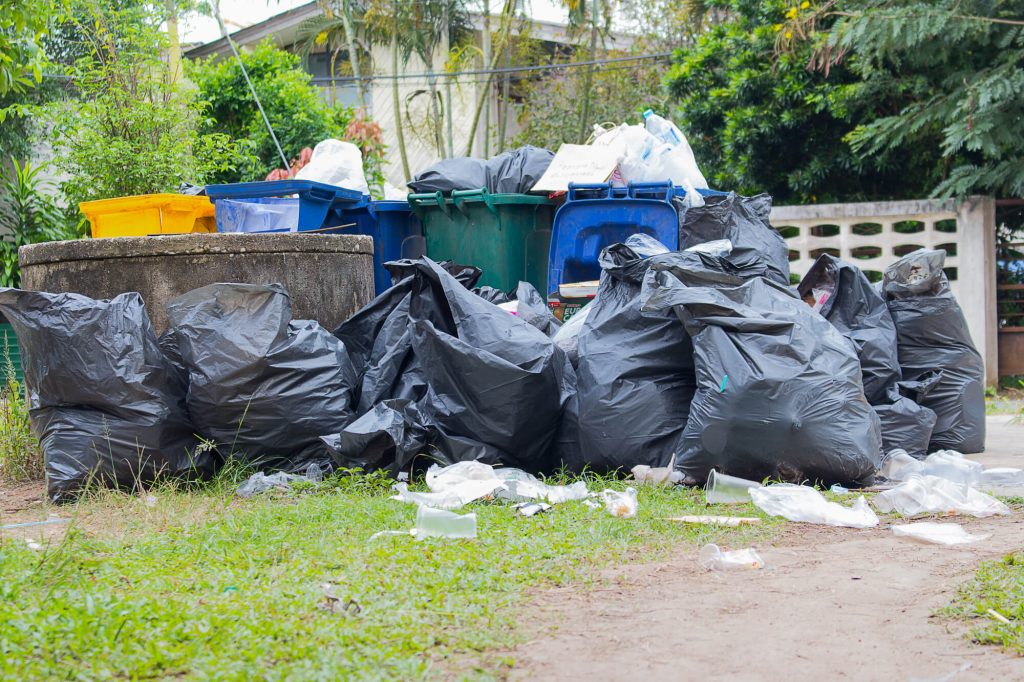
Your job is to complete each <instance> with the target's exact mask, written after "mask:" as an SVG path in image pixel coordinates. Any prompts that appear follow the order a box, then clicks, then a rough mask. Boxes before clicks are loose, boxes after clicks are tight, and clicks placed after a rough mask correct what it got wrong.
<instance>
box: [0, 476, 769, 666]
mask: <svg viewBox="0 0 1024 682" xmlns="http://www.w3.org/2000/svg"><path fill="white" fill-rule="evenodd" d="M235 484H236V481H234V480H232V478H231V476H230V474H229V473H225V474H222V475H221V476H220V477H218V479H217V480H216V481H214V482H213V483H212V484H209V485H207V486H203V487H201V488H199V489H197V490H194V491H191V492H185V491H178V490H175V489H173V488H172V487H163V488H160V489H157V490H155V491H152V494H153V496H154V497H155V501H154V500H153V499H150V500H148V501H147V500H146V499H145V496H142V497H139V496H131V495H126V494H121V493H114V492H100V493H95V494H92V495H90V496H88V497H87V498H85V499H83V500H81V501H80V502H78V503H76V504H75V505H73V506H70V507H63V508H57V509H56V511H57V513H59V514H61V515H62V516H68V515H70V516H72V517H73V522H72V523H71V524H70V527H69V528H68V529H67V532H66V533H63V539H60V537H59V536H60V534H58V537H57V538H55V539H54V540H53V541H51V542H50V543H49V544H44V546H43V548H42V549H30V548H29V547H28V546H27V543H26V542H25V539H24V537H20V538H17V539H14V538H12V537H10V536H9V535H8V536H7V537H6V538H0V601H2V603H3V604H4V608H3V609H2V610H0V679H17V680H29V679H57V678H60V679H107V678H111V677H119V678H126V679H153V678H156V679H160V678H170V677H186V678H189V679H218V680H248V679H253V678H260V679H332V680H333V679H343V678H344V679H353V678H377V679H379V678H392V679H410V678H421V677H440V676H444V675H451V674H452V672H453V670H454V671H456V674H461V675H466V676H469V677H490V676H498V675H500V674H501V673H502V667H503V666H505V665H508V664H510V663H511V661H510V660H509V659H508V658H507V657H503V656H502V654H501V653H500V652H501V651H502V650H503V649H505V648H506V647H509V646H512V645H514V644H516V643H517V642H520V641H523V640H524V639H528V638H529V636H530V634H531V633H530V632H527V631H525V630H524V629H522V628H518V627H517V622H518V621H520V620H522V619H523V617H524V614H525V613H526V610H527V609H528V608H529V600H530V599H531V597H534V596H535V595H536V589H535V588H543V587H545V586H555V585H569V584H573V585H580V586H586V585H590V584H594V583H595V582H599V581H601V580H602V578H601V573H600V571H599V569H600V568H602V567H606V566H610V565H614V564H617V563H622V562H626V561H634V560H636V561H639V560H645V561H646V560H652V559H658V558H662V557H665V556H666V555H667V554H668V553H669V552H670V550H672V549H676V548H679V547H680V546H686V545H692V546H693V547H694V551H693V554H694V557H695V558H696V546H697V544H703V543H705V542H718V543H720V544H722V545H724V546H726V547H729V548H734V547H743V546H747V545H749V544H751V543H757V542H758V541H759V540H766V539H768V538H770V537H772V536H773V535H775V534H777V533H778V531H779V529H780V527H781V522H779V521H777V520H770V519H767V518H766V517H764V515H763V514H761V513H760V512H759V511H758V510H756V509H755V508H754V507H753V506H752V505H745V506H732V507H729V508H728V509H727V510H726V509H724V508H723V509H718V510H716V509H715V508H711V509H710V510H709V509H708V508H706V507H705V505H704V503H703V491H701V490H689V489H671V490H669V489H655V488H650V487H642V488H641V489H640V510H639V513H638V515H637V517H636V518H633V519H622V518H615V517H612V516H611V515H609V514H608V513H607V512H606V511H605V510H604V509H603V508H602V509H591V508H588V507H587V506H585V505H584V504H583V503H582V502H569V503H565V504H562V505H557V506H555V507H554V508H553V509H552V510H551V511H549V512H548V513H545V514H540V515H538V516H534V517H532V518H524V517H521V516H518V515H517V514H516V513H515V511H514V510H513V509H512V508H511V507H510V506H508V505H505V504H497V503H495V504H491V503H486V502H482V503H474V504H471V505H469V506H468V507H466V508H464V509H463V510H461V511H462V512H465V511H475V512H476V513H477V515H478V533H479V537H478V539H476V540H443V539H428V540H423V541H417V540H415V539H413V538H412V537H406V536H384V537H379V538H377V539H375V540H373V541H371V540H370V536H371V535H373V534H374V533H375V532H377V531H379V530H385V529H397V530H402V529H408V528H411V527H412V526H413V525H414V517H415V507H414V506H412V505H408V504H404V503H401V502H397V501H393V500H390V499H388V497H389V495H390V494H391V493H390V481H387V480H386V479H383V478H380V477H376V476H362V475H360V476H346V477H344V478H339V479H333V480H332V481H330V482H329V483H328V484H326V485H324V486H322V487H321V489H319V490H317V491H301V490H299V491H293V492H289V493H271V494H266V495H262V496H258V497H256V498H253V499H249V500H243V499H239V498H237V497H234V496H233V491H234V486H235ZM588 485H589V487H590V489H591V490H597V491H599V490H601V489H603V488H605V487H614V488H622V487H623V486H624V484H623V483H622V482H613V481H609V480H604V479H589V480H588ZM716 512H718V513H727V514H730V515H749V516H760V517H762V518H765V522H764V524H763V525H761V526H759V527H745V528H741V529H716V528H709V527H692V526H683V525H681V524H677V523H674V522H668V521H663V520H660V519H661V518H663V517H666V516H673V515H678V514H683V513H716ZM43 514H45V512H40V517H42V516H43ZM50 528H52V526H51V527H50ZM693 570H694V571H697V570H701V569H700V568H699V567H698V566H697V564H696V562H695V563H694V566H693ZM325 584H326V585H329V587H328V588H327V589H328V591H329V592H330V593H331V594H332V595H333V596H334V597H336V598H337V601H333V602H332V601H329V600H327V599H325V588H324V585H325ZM350 600H351V601H350ZM331 603H333V604H334V605H335V608H333V609H332V608H330V605H331ZM346 605H347V606H346ZM339 607H340V608H339ZM483 651H488V652H498V653H496V654H493V655H489V656H487V657H486V658H483V657H481V656H480V655H479V652H483ZM462 654H468V655H462ZM481 660H486V661H488V663H487V664H485V666H486V668H487V669H480V668H472V667H468V668H467V667H466V666H467V665H472V664H473V663H476V664H479V661H481Z"/></svg>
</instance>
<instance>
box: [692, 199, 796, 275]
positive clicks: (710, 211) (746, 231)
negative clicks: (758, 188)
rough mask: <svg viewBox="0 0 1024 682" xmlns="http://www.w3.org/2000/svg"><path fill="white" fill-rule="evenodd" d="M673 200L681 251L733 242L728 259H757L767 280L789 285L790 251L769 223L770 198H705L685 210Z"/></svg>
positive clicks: (745, 260) (747, 260)
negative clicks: (764, 271) (722, 240)
mask: <svg viewBox="0 0 1024 682" xmlns="http://www.w3.org/2000/svg"><path fill="white" fill-rule="evenodd" d="M673 201H675V204H676V209H677V210H678V212H679V245H680V247H681V248H683V249H689V248H690V247H693V246H696V245H698V244H704V243H706V242H711V241H717V240H720V239H728V240H729V241H730V242H731V243H732V253H731V254H730V255H729V256H727V257H726V258H727V259H728V260H738V261H743V262H749V260H750V258H751V256H756V257H758V258H760V259H761V260H763V261H764V262H765V264H766V265H767V268H768V277H769V278H770V279H773V280H775V281H777V282H778V283H779V284H782V285H785V286H789V283H790V282H789V249H788V247H787V246H786V240H785V239H783V238H782V235H781V234H779V232H778V230H776V229H775V228H774V227H772V225H771V223H770V222H769V216H770V215H771V211H772V198H771V196H770V195H768V194H758V195H757V196H753V197H743V196H739V195H738V194H736V193H734V192H731V193H729V194H728V195H724V196H711V197H705V198H704V205H703V206H695V207H693V208H687V204H686V202H685V201H683V200H682V199H679V198H676V199H674V200H673Z"/></svg>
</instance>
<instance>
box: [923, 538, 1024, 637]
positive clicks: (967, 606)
mask: <svg viewBox="0 0 1024 682" xmlns="http://www.w3.org/2000/svg"><path fill="white" fill-rule="evenodd" d="M943 613H944V615H946V616H947V617H950V618H955V619H957V620H962V621H966V622H968V623H971V624H972V627H971V629H970V631H969V633H968V634H969V636H970V638H971V640H972V641H974V642H977V643H978V644H995V645H998V646H1001V647H1003V648H1004V649H1006V650H1008V651H1012V652H1014V653H1016V654H1018V655H1024V552H1021V553H1017V554H1010V555H1008V556H1006V557H1003V558H1002V559H999V560H996V561H986V562H984V563H983V564H982V565H981V566H980V568H979V569H978V571H977V573H975V575H974V577H973V578H972V579H971V580H969V581H968V582H966V583H965V584H963V585H961V586H960V589H959V590H958V591H957V595H956V598H955V599H954V600H953V602H952V603H951V604H950V605H949V606H947V607H946V608H945V609H944V611H943ZM1000 616H1001V617H1002V618H1000ZM1005 621H1009V622H1005Z"/></svg>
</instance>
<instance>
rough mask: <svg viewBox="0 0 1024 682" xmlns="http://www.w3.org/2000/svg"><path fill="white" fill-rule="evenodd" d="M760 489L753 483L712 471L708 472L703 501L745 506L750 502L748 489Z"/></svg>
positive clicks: (759, 485) (757, 484) (758, 485)
mask: <svg viewBox="0 0 1024 682" xmlns="http://www.w3.org/2000/svg"><path fill="white" fill-rule="evenodd" d="M760 487H761V484H760V483H756V482H755V481H748V480H746V479H745V478H737V477H735V476H728V475H726V474H720V473H718V471H716V470H715V469H712V470H711V471H710V472H708V483H707V486H705V499H706V500H707V503H708V504H746V503H747V502H750V489H751V488H760Z"/></svg>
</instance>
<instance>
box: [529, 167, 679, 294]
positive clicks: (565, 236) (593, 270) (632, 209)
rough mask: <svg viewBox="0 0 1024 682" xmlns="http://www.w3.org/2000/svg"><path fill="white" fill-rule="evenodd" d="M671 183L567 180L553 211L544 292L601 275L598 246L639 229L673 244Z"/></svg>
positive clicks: (676, 240) (674, 220) (676, 224)
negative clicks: (562, 200)
mask: <svg viewBox="0 0 1024 682" xmlns="http://www.w3.org/2000/svg"><path fill="white" fill-rule="evenodd" d="M674 193H675V188H673V187H672V185H671V183H668V182H659V183H632V184H630V185H629V186H628V187H612V186H611V185H610V184H597V185H577V184H575V183H570V185H569V191H568V192H567V194H566V198H565V203H564V204H563V205H562V206H561V208H559V209H558V212H557V213H555V220H554V224H553V225H552V228H551V251H550V256H549V259H548V294H549V295H551V294H555V293H557V292H558V285H560V284H566V283H569V282H587V281H591V280H596V279H599V278H600V277H601V266H600V265H599V264H598V262H597V258H598V255H599V254H600V253H601V249H603V248H605V247H606V246H610V245H612V244H616V243H618V242H623V241H625V240H626V238H627V237H629V236H630V235H631V234H636V233H638V232H642V233H644V234H646V235H649V236H651V237H653V238H655V239H657V240H658V241H659V242H661V243H662V244H664V245H665V246H666V247H667V248H669V249H672V250H675V249H677V248H679V216H678V214H677V213H676V208H675V207H674V206H673V205H672V202H671V199H672V196H674Z"/></svg>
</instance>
